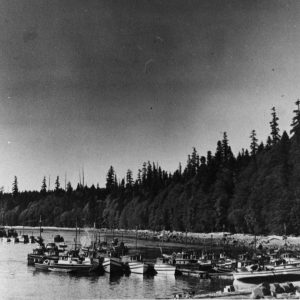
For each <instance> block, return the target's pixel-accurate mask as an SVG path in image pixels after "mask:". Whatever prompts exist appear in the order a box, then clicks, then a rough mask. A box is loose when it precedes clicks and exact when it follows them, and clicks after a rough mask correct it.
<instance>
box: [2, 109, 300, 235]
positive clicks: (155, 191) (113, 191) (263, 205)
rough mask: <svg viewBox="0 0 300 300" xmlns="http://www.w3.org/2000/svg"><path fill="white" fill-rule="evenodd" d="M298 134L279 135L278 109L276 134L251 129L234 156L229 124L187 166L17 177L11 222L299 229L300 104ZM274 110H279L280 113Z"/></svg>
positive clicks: (8, 206) (6, 208)
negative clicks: (27, 187)
mask: <svg viewBox="0 0 300 300" xmlns="http://www.w3.org/2000/svg"><path fill="white" fill-rule="evenodd" d="M295 112H296V116H295V118H294V120H293V125H292V131H291V133H292V136H291V137H289V135H288V134H287V133H286V132H283V134H282V136H280V135H279V128H278V124H277V120H278V118H277V117H276V113H275V109H273V110H272V117H273V119H272V121H271V122H270V124H271V135H270V137H268V140H267V142H266V144H264V143H261V144H258V142H257V139H256V133H255V131H254V130H253V131H252V133H251V136H250V139H251V144H250V151H248V150H244V149H242V150H241V151H240V152H239V153H238V155H237V156H236V157H235V156H234V155H233V153H232V151H231V148H230V146H229V140H228V137H227V134H226V132H224V135H223V140H221V141H218V142H217V148H216V151H215V153H214V154H212V152H211V151H208V153H207V154H206V155H205V156H200V155H199V154H198V153H197V150H196V149H195V148H194V149H193V151H192V153H191V154H190V155H188V159H187V163H186V166H184V167H182V166H181V165H179V167H178V169H177V170H176V171H175V172H174V173H173V174H170V173H168V172H166V171H164V170H162V169H161V167H160V166H158V165H157V164H154V163H150V162H147V163H144V164H143V166H142V168H141V170H139V172H138V176H137V179H136V180H134V179H133V178H132V172H131V170H128V172H127V175H126V178H124V179H122V180H120V181H118V180H117V176H116V173H115V171H114V168H113V167H111V168H110V169H109V171H108V173H107V183H106V188H99V187H97V188H96V187H95V186H93V185H92V186H91V187H87V186H84V185H83V184H81V183H79V184H78V186H77V188H76V189H73V188H72V186H71V184H70V183H69V184H68V185H67V188H66V190H63V189H61V188H60V185H59V178H57V182H56V188H55V190H54V191H48V190H47V187H46V184H45V178H44V181H43V185H42V188H41V191H31V192H19V191H18V189H17V178H15V182H14V185H13V192H12V193H11V194H3V193H2V194H1V211H2V222H3V223H4V224H6V225H33V226H34V225H37V224H38V221H39V219H40V216H41V217H42V220H43V225H46V226H63V227H67V226H71V227H72V226H74V224H75V222H76V219H77V221H78V223H79V225H89V226H92V225H93V224H94V222H95V223H96V226H98V227H100V226H101V227H108V228H131V229H132V228H136V227H138V228H140V229H152V230H161V229H163V228H165V229H166V230H177V231H186V230H187V231H189V232H213V231H224V230H226V231H231V232H240V233H256V234H299V233H300V132H299V120H300V112H299V107H298V110H296V111H295ZM274 115H275V116H274Z"/></svg>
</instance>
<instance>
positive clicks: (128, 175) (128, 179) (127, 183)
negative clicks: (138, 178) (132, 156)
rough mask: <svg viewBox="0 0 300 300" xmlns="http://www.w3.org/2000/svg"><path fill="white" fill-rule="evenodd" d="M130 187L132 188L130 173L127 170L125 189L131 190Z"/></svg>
mask: <svg viewBox="0 0 300 300" xmlns="http://www.w3.org/2000/svg"><path fill="white" fill-rule="evenodd" d="M132 186H133V179H132V171H131V170H129V169H128V170H127V173H126V188H131V187H132Z"/></svg>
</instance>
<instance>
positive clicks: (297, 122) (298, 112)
mask: <svg viewBox="0 0 300 300" xmlns="http://www.w3.org/2000/svg"><path fill="white" fill-rule="evenodd" d="M295 104H296V105H297V109H295V110H294V111H293V112H294V113H295V116H294V118H293V123H292V124H291V126H292V129H291V131H290V133H294V134H296V133H298V131H299V129H300V100H299V99H297V101H296V102H295Z"/></svg>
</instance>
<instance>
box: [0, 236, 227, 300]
mask: <svg viewBox="0 0 300 300" xmlns="http://www.w3.org/2000/svg"><path fill="white" fill-rule="evenodd" d="M24 233H25V234H29V235H31V234H32V232H31V231H30V232H28V231H27V232H26V231H25V232H24ZM56 234H60V235H62V236H63V237H64V238H65V241H66V243H69V244H72V243H74V236H75V234H74V232H70V231H65V232H62V231H60V232H57V231H47V232H44V233H43V237H44V238H45V240H46V242H52V241H53V237H54V236H55V235H56ZM34 235H35V236H36V235H38V233H37V232H34ZM86 237H87V233H81V234H80V236H79V239H80V238H81V240H84V239H86ZM124 242H125V244H126V245H128V246H129V247H135V241H132V240H127V241H126V240H124ZM149 243H151V242H149V241H148V242H144V241H138V247H139V248H142V249H143V250H144V251H145V246H147V244H149ZM34 247H36V245H35V244H21V243H19V244H13V243H5V242H3V241H0V282H1V284H0V299H64V300H65V299H108V298H109V299H121V298H122V299H126V298H127V299H128V298H129V299H141V298H148V299H149V298H152V299H153V298H173V297H174V294H176V293H184V292H190V291H194V292H195V293H196V294H200V293H207V292H210V291H211V292H212V291H217V290H220V289H223V287H224V286H225V285H229V284H232V280H224V279H223V280H219V279H209V280H207V279H199V278H196V277H187V276H176V277H175V276H170V275H168V276H158V275H156V276H145V275H144V276H143V275H139V274H130V275H127V276H125V275H123V276H115V277H113V276H110V275H109V274H104V275H100V276H98V275H97V276H96V275H92V276H91V275H90V276H75V275H71V274H64V273H54V272H43V271H36V270H35V268H34V267H32V266H27V254H28V253H30V252H32V249H33V248H34ZM147 249H149V246H148V247H147ZM150 250H151V249H150ZM152 250H155V249H152ZM148 253H153V251H152V252H151V251H150V252H148Z"/></svg>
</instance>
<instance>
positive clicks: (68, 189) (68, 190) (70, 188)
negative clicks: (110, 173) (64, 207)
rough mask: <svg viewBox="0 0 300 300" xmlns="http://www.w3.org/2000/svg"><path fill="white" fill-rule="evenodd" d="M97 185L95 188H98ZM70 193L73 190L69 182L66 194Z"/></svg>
mask: <svg viewBox="0 0 300 300" xmlns="http://www.w3.org/2000/svg"><path fill="white" fill-rule="evenodd" d="M98 185H99V184H97V187H98ZM72 191H73V188H72V185H71V182H70V181H69V182H68V183H67V193H68V194H71V193H72Z"/></svg>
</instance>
